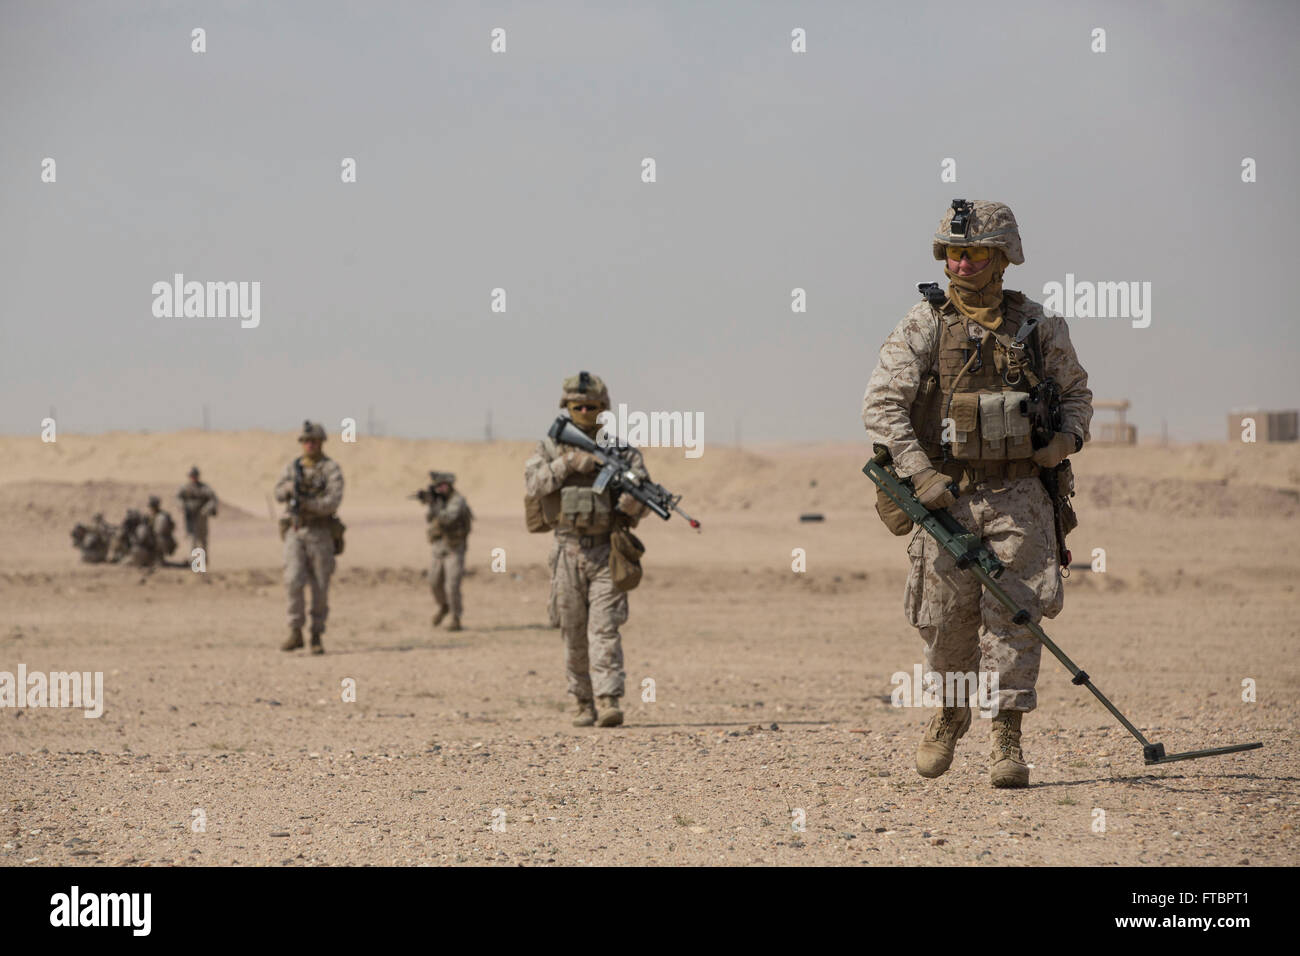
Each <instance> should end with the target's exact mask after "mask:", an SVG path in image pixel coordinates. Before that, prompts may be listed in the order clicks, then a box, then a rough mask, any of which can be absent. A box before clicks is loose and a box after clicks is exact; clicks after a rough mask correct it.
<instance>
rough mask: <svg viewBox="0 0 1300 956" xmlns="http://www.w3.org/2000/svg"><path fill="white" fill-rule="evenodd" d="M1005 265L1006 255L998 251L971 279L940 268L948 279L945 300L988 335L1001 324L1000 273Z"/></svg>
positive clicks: (945, 267)
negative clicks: (946, 297) (948, 300)
mask: <svg viewBox="0 0 1300 956" xmlns="http://www.w3.org/2000/svg"><path fill="white" fill-rule="evenodd" d="M1008 264H1009V263H1008V261H1007V258H1006V255H1005V253H1003V251H1002V250H1001V249H998V250H997V251H996V252H994V254H993V258H992V259H991V260H990V261H989V264H988V265H987V266H986V267H985V268H983V269H981V270H980V271H979V272H977V273H975V274H974V275H973V276H961V275H957V273H955V272H952V271H950V270H949V269H948V267H947V266H946V265H945V266H944V269H943V273H944V275H946V276H947V277H948V298H949V299H950V300H951V301H952V304H953V305H954V306H956V308H957V311H958V312H960V313H961V314H962V315H964V316H966V318H968V319H971V320H973V321H975V322H978V323H979V324H980V325H982V326H984V328H986V329H988V330H989V331H990V332H995V331H997V329H998V328H999V327H1001V325H1002V273H1003V272H1004V271H1005V270H1006V267H1007V265H1008Z"/></svg>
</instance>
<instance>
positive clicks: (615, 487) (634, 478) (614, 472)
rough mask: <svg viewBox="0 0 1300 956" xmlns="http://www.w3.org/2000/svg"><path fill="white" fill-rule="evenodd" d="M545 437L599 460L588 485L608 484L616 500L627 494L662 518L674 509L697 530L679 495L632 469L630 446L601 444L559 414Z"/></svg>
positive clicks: (667, 517)
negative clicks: (604, 445) (595, 471)
mask: <svg viewBox="0 0 1300 956" xmlns="http://www.w3.org/2000/svg"><path fill="white" fill-rule="evenodd" d="M546 437H548V438H550V439H551V440H552V441H554V442H559V443H561V444H564V445H573V446H574V447H575V448H578V449H580V450H582V451H585V452H587V453H588V454H589V455H591V456H593V457H594V458H595V459H596V461H598V462H600V466H601V468H600V474H598V475H597V476H596V481H595V483H594V484H593V485H592V486H591V487H592V488H593V489H594V490H596V491H597V492H600V491H604V490H605V489H606V488H609V489H610V490H611V492H612V493H613V497H614V500H615V501H616V502H617V500H618V496H619V495H620V494H625V495H630V496H631V497H633V498H635V499H636V500H637V501H639V502H641V504H643V505H645V506H646V507H647V508H649V509H650V510H651V511H653V512H654V513H655V514H657V515H658V516H659V517H661V518H663V519H664V520H665V521H667V520H668V519H669V517H670V516H671V515H672V512H674V511H676V512H677V513H678V514H679V515H681V516H682V517H683V518H685V519H686V522H687V523H688V524H689V525H690V526H691V527H692V528H695V529H696V530H697V531H698V530H699V528H700V523H699V522H698V521H696V520H695V519H694V518H692V517H691V516H690V515H688V514H687V513H686V512H685V511H683V510H682V509H681V508H679V507H678V506H677V505H678V502H680V501H681V500H682V496H681V495H674V494H673V493H672V492H670V491H669V490H668V489H667V488H665V487H664V486H663V485H657V484H655V483H654V482H653V481H650V480H649V479H648V478H642V477H641V476H640V475H638V474H637V473H636V472H635V471H634V470H633V469H632V456H631V455H630V454H628V452H630V451H631V449H630V448H628V447H627V446H626V445H611V446H610V447H608V448H603V447H601V446H600V445H598V444H596V443H595V442H594V441H592V440H591V439H590V438H588V437H587V436H586V435H585V434H584V433H583V432H582V431H581V430H580V429H579V428H578V427H577V426H576V425H574V424H573V422H572V420H570V419H568V418H566V417H564V416H563V415H561V416H560V417H559V418H557V419H555V421H554V422H553V423H552V424H551V428H550V430H549V431H548V432H547V433H546Z"/></svg>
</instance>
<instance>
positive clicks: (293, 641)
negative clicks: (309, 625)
mask: <svg viewBox="0 0 1300 956" xmlns="http://www.w3.org/2000/svg"><path fill="white" fill-rule="evenodd" d="M300 647H302V628H300V627H291V628H289V639H288V640H287V641H285V642H284V643H283V644H281V645H280V650H282V651H296V650H297V649H298V648H300Z"/></svg>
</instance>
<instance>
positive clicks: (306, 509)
mask: <svg viewBox="0 0 1300 956" xmlns="http://www.w3.org/2000/svg"><path fill="white" fill-rule="evenodd" d="M298 443H299V446H300V447H301V448H302V454H301V455H299V456H298V457H297V458H295V459H294V460H293V461H291V462H289V464H287V465H285V467H284V471H283V472H282V473H281V475H280V480H279V481H277V482H276V484H275V500H276V501H280V502H283V503H284V515H283V516H282V517H281V518H280V534H281V536H282V537H283V538H284V586H285V591H286V592H287V594H288V599H289V637H288V639H287V640H286V641H285V642H284V644H283V645H281V647H280V650H282V651H293V650H297V649H298V648H300V647H302V628H303V625H304V624H305V623H306V621H307V616H306V613H305V611H304V600H303V590H304V588H307V587H310V588H311V652H312V653H313V654H324V653H325V647H324V645H323V644H322V643H321V635H322V634H324V633H325V620H326V618H327V617H329V588H330V575H332V574H333V573H334V555H335V554H337V553H339V552H340V551H342V550H343V525H342V522H340V521H339V520H338V517H337V516H336V514H335V512H336V511H338V508H339V504H340V503H341V502H342V501H343V470H342V469H341V468H339V466H338V463H337V462H336V461H334V460H333V459H332V458H327V457H326V456H325V454H324V452H322V451H321V446H322V445H323V444H324V443H325V428H324V426H322V425H319V424H316V423H313V422H309V421H305V422H303V423H302V434H300V435H299V436H298Z"/></svg>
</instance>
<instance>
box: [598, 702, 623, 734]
mask: <svg viewBox="0 0 1300 956" xmlns="http://www.w3.org/2000/svg"><path fill="white" fill-rule="evenodd" d="M596 713H597V715H598V716H597V718H596V723H598V724H600V726H602V727H617V726H618V725H619V724H621V723H623V711H621V710H619V709H618V698H617V697H597V698H596Z"/></svg>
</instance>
